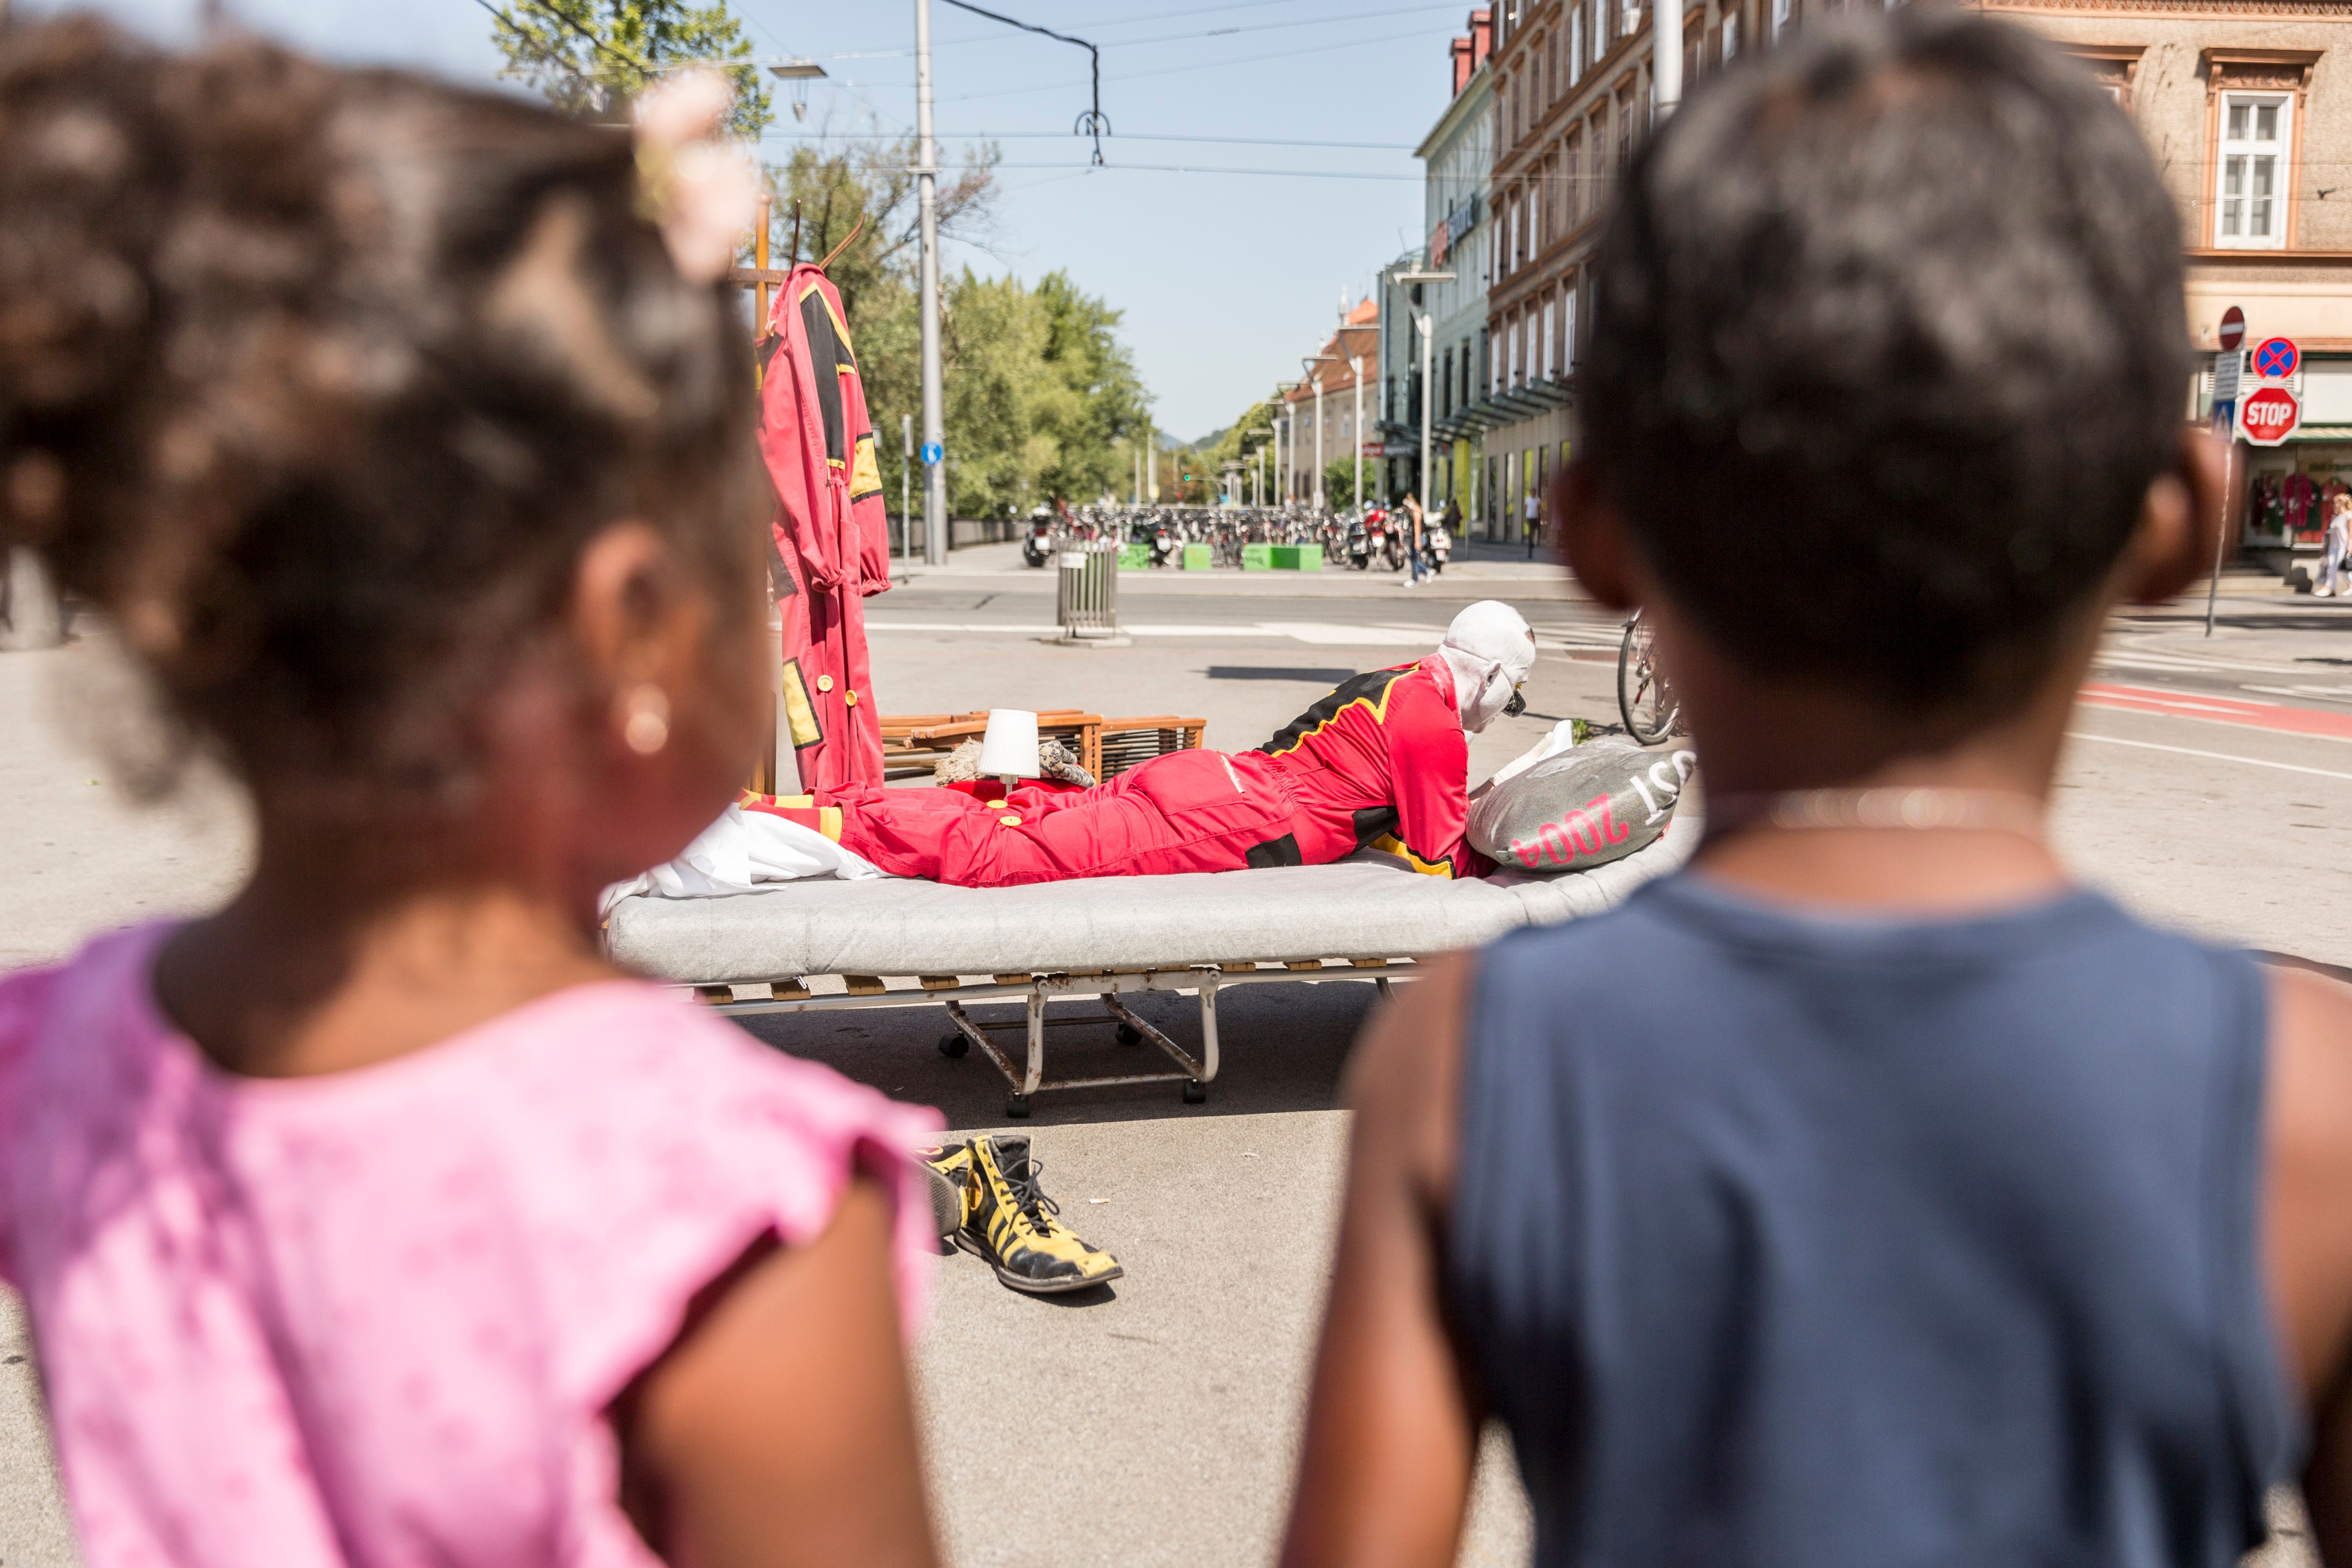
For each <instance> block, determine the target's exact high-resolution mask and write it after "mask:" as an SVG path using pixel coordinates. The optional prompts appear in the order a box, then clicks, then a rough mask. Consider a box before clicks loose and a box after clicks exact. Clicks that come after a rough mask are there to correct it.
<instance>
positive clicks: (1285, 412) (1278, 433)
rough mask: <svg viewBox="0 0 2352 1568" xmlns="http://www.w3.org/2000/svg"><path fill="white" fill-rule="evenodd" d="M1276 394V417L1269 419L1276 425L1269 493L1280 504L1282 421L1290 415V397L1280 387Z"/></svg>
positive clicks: (1277, 388) (1270, 422)
mask: <svg viewBox="0 0 2352 1568" xmlns="http://www.w3.org/2000/svg"><path fill="white" fill-rule="evenodd" d="M1274 395H1275V396H1276V398H1277V399H1279V401H1278V402H1277V403H1276V405H1275V410H1274V417H1273V418H1272V419H1270V420H1268V421H1267V423H1268V424H1270V425H1272V426H1274V489H1272V491H1270V492H1269V493H1270V495H1271V497H1272V500H1273V501H1274V504H1276V506H1279V505H1281V504H1282V422H1283V421H1284V420H1285V419H1287V418H1288V417H1289V416H1290V399H1289V398H1288V397H1286V396H1285V395H1283V392H1282V389H1281V388H1280V387H1276V388H1275V393H1274Z"/></svg>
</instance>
